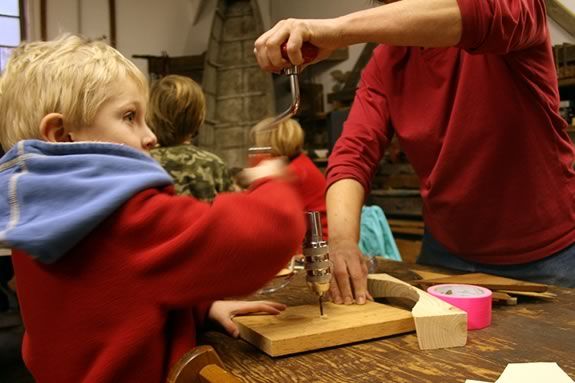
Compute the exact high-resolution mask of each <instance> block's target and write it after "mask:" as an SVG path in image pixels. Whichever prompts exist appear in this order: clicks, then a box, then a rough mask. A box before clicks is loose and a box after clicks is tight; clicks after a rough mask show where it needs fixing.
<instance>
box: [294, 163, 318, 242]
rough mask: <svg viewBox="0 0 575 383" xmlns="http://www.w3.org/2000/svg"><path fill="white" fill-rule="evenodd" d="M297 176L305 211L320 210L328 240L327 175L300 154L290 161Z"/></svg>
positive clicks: (297, 185) (297, 184)
mask: <svg viewBox="0 0 575 383" xmlns="http://www.w3.org/2000/svg"><path fill="white" fill-rule="evenodd" d="M289 169H291V170H292V171H293V172H294V173H295V175H296V176H297V182H296V184H295V185H296V187H297V189H298V192H299V195H300V197H301V199H302V202H303V207H304V209H305V211H319V212H320V214H321V226H322V230H323V237H324V239H326V240H327V238H328V232H327V217H326V215H325V187H326V182H325V177H324V175H323V174H322V173H321V171H320V170H319V169H318V167H317V166H315V164H314V163H313V162H312V161H311V159H310V158H309V157H308V156H306V155H305V154H303V153H302V154H300V155H299V156H297V157H296V158H294V159H293V160H292V161H291V162H290V163H289Z"/></svg>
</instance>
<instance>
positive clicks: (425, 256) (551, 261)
mask: <svg viewBox="0 0 575 383" xmlns="http://www.w3.org/2000/svg"><path fill="white" fill-rule="evenodd" d="M417 263H421V264H425V265H433V266H441V267H445V268H449V269H453V270H461V271H468V272H470V273H487V274H493V275H499V276H502V277H507V278H513V279H520V280H525V281H532V282H537V283H545V284H550V285H556V286H563V287H575V272H574V270H575V244H573V245H571V246H568V247H567V248H565V249H564V250H562V251H560V252H558V253H555V254H553V255H551V256H549V257H547V258H543V259H540V260H538V261H535V262H529V263H522V264H517V265H486V264H481V263H475V262H470V261H467V260H465V259H463V258H460V257H457V256H455V255H453V254H451V253H450V252H449V250H447V249H446V248H444V247H443V245H442V244H440V243H439V242H438V241H437V240H436V239H435V238H433V236H432V235H431V233H429V232H428V231H425V232H424V234H423V243H422V246H421V253H420V254H419V257H418V258H417Z"/></svg>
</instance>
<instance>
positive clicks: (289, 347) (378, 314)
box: [234, 302, 415, 356]
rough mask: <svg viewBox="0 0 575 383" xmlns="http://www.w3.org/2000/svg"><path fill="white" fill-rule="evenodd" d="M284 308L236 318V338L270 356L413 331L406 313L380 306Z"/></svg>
mask: <svg viewBox="0 0 575 383" xmlns="http://www.w3.org/2000/svg"><path fill="white" fill-rule="evenodd" d="M324 313H325V317H324V318H322V317H320V315H319V307H318V306H317V305H302V306H295V307H288V308H287V309H286V310H285V311H284V312H282V313H281V314H279V315H249V316H237V317H235V318H234V321H235V322H236V323H237V324H238V327H239V329H240V336H241V337H242V338H243V339H244V340H246V341H248V342H249V343H251V344H253V345H254V346H256V347H257V348H259V349H260V350H262V351H264V352H265V353H266V354H268V355H270V356H281V355H288V354H295V353H299V352H304V351H310V350H317V349H321V348H325V347H332V346H339V345H343V344H348V343H353V342H359V341H364V340H368V339H374V338H380V337H383V336H389V335H394V334H401V333H406V332H410V331H413V330H414V329H415V325H414V322H413V318H412V316H411V313H410V312H409V310H404V309H400V308H396V307H392V306H388V305H384V304H380V303H375V302H367V303H366V304H365V305H335V304H332V303H329V302H326V303H324Z"/></svg>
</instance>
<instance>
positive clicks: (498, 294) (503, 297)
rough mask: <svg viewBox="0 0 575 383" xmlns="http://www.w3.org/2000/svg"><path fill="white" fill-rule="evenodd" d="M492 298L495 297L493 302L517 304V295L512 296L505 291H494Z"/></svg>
mask: <svg viewBox="0 0 575 383" xmlns="http://www.w3.org/2000/svg"><path fill="white" fill-rule="evenodd" d="M491 298H492V299H493V303H496V302H498V303H503V304H506V305H507V306H515V305H516V304H517V297H512V296H511V295H509V294H507V292H503V291H493V292H492V295H491Z"/></svg>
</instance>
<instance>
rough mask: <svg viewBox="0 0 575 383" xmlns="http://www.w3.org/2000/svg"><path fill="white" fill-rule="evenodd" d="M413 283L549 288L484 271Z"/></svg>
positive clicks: (532, 288) (527, 288) (498, 287)
mask: <svg viewBox="0 0 575 383" xmlns="http://www.w3.org/2000/svg"><path fill="white" fill-rule="evenodd" d="M413 283H415V284H420V285H427V286H429V285H438V284H443V283H463V284H468V285H478V286H483V287H485V288H488V289H491V290H513V291H533V292H538V293H542V292H544V291H547V289H548V286H547V285H544V284H541V283H535V282H526V281H519V280H517V279H511V278H505V277H500V276H497V275H491V274H483V273H471V274H461V275H452V276H450V277H444V278H432V279H421V280H417V281H413Z"/></svg>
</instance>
